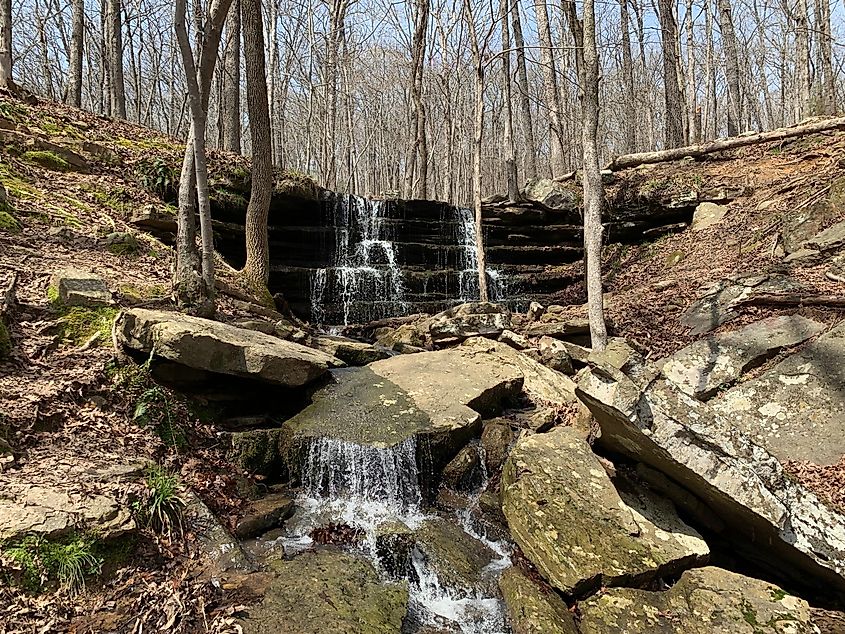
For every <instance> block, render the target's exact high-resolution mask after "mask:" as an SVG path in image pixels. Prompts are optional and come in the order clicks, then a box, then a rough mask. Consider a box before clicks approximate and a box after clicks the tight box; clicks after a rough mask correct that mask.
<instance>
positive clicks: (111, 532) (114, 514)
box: [0, 483, 136, 543]
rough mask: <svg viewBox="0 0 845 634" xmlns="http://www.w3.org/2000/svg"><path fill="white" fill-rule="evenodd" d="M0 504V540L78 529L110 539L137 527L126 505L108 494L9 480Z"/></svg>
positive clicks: (51, 536) (53, 535) (52, 535)
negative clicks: (76, 491) (87, 493)
mask: <svg viewBox="0 0 845 634" xmlns="http://www.w3.org/2000/svg"><path fill="white" fill-rule="evenodd" d="M0 507H2V509H3V510H2V512H0V543H2V542H4V541H6V540H9V541H16V540H19V539H22V538H23V537H25V536H26V535H30V534H31V535H37V536H39V537H44V538H48V539H56V538H58V537H62V536H64V535H67V534H68V533H70V532H72V531H74V530H78V529H81V530H88V531H91V532H94V533H96V534H97V536H98V537H99V538H101V539H112V538H115V537H120V536H122V535H125V534H127V533H129V532H131V531H134V530H135V528H136V526H135V521H134V520H133V519H132V514H131V513H130V511H129V508H128V507H126V506H124V505H122V504H121V503H120V502H118V501H117V500H116V499H114V498H113V497H110V496H108V495H82V494H79V493H75V492H72V491H70V490H67V489H60V488H50V487H44V486H35V485H33V486H26V485H22V484H16V483H8V484H7V485H6V486H5V487H4V488H3V490H2V491H0Z"/></svg>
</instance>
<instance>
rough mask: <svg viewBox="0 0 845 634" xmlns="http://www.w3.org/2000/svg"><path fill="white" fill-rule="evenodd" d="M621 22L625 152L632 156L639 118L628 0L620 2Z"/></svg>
mask: <svg viewBox="0 0 845 634" xmlns="http://www.w3.org/2000/svg"><path fill="white" fill-rule="evenodd" d="M619 21H620V24H621V28H622V83H623V86H622V90H623V91H624V92H625V98H624V103H625V113H626V116H624V117H622V119H623V123H622V126H623V132H622V134H623V137H622V138H623V142H622V145H623V147H624V148H625V149H624V152H625V153H626V154H630V153H631V152H636V148H637V118H636V116H635V113H636V107H635V103H636V100H635V96H634V60H633V59H632V57H631V34H630V31H629V30H628V25H629V23H630V20H629V17H628V0H619Z"/></svg>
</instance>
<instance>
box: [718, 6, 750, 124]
mask: <svg viewBox="0 0 845 634" xmlns="http://www.w3.org/2000/svg"><path fill="white" fill-rule="evenodd" d="M718 6H719V29H720V30H721V31H722V44H723V48H724V52H725V78H726V80H727V84H728V136H736V135H737V134H739V132H740V126H741V125H742V120H743V117H744V116H745V115H744V112H743V110H744V109H743V104H742V93H741V92H740V78H739V52H738V50H739V49H738V47H737V43H736V32H735V31H734V22H733V15H732V12H731V4H730V0H718Z"/></svg>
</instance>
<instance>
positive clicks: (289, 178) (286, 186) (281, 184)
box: [273, 171, 321, 200]
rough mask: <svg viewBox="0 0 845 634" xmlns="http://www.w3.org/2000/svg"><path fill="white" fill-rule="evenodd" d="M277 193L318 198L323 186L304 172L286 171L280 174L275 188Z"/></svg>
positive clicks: (310, 198) (312, 198) (309, 198)
mask: <svg viewBox="0 0 845 634" xmlns="http://www.w3.org/2000/svg"><path fill="white" fill-rule="evenodd" d="M273 189H274V190H275V192H276V193H278V194H285V195H289V196H297V197H299V198H306V199H308V200H317V199H318V198H319V197H320V191H321V188H320V186H319V185H318V184H317V182H316V181H315V180H314V179H313V178H311V177H310V176H308V175H307V174H303V173H302V172H296V171H286V172H282V173H281V174H278V175H277V177H276V182H275V185H274V188H273Z"/></svg>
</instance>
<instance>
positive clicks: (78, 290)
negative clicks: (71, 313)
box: [50, 269, 113, 306]
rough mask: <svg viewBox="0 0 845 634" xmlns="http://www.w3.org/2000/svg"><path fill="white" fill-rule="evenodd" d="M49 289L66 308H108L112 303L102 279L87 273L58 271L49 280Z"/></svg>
mask: <svg viewBox="0 0 845 634" xmlns="http://www.w3.org/2000/svg"><path fill="white" fill-rule="evenodd" d="M50 288H52V289H54V290H55V292H56V297H57V299H58V301H60V302H61V303H62V304H64V305H66V306H108V305H109V304H112V303H113V302H112V298H111V292H110V291H109V288H108V286H106V283H105V282H104V281H103V279H102V278H101V277H98V276H97V275H94V274H93V273H89V272H87V271H80V270H76V269H66V270H64V271H59V272H58V273H56V274H54V275H53V277H52V278H51V279H50Z"/></svg>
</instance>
